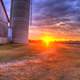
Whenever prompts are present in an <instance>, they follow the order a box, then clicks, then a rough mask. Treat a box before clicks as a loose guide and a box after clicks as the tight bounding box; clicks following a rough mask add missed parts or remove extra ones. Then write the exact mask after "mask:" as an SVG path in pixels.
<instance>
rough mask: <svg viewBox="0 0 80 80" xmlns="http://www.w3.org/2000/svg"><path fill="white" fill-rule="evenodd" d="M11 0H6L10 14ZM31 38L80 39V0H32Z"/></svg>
mask: <svg viewBox="0 0 80 80" xmlns="http://www.w3.org/2000/svg"><path fill="white" fill-rule="evenodd" d="M9 1H10V0H4V2H5V5H6V9H7V12H8V15H9V14H10V13H9V12H10V2H9ZM31 6H32V20H31V24H30V26H29V38H30V39H40V38H41V37H42V36H51V37H53V38H54V39H56V40H80V0H32V5H31Z"/></svg>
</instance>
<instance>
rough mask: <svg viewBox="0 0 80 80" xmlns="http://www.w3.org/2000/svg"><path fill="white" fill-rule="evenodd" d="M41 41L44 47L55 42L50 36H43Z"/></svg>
mask: <svg viewBox="0 0 80 80" xmlns="http://www.w3.org/2000/svg"><path fill="white" fill-rule="evenodd" d="M42 41H43V42H44V43H45V45H46V46H49V45H50V43H51V42H53V41H55V40H54V39H53V38H52V37H50V36H43V37H42Z"/></svg>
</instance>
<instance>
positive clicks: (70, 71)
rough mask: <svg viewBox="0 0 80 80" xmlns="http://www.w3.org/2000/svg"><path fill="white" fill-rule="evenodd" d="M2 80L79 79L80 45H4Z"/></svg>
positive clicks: (0, 61) (0, 68) (0, 56)
mask: <svg viewBox="0 0 80 80" xmlns="http://www.w3.org/2000/svg"><path fill="white" fill-rule="evenodd" d="M0 80H80V44H68V43H67V44H65V43H54V44H51V45H50V46H44V45H41V44H38V43H36V44H34V43H33V44H29V45H25V46H24V45H7V46H6V45H1V47H0Z"/></svg>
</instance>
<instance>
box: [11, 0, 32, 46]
mask: <svg viewBox="0 0 80 80" xmlns="http://www.w3.org/2000/svg"><path fill="white" fill-rule="evenodd" d="M11 1H12V2H11V18H10V20H11V27H12V41H13V42H14V43H23V44H26V43H27V42H28V29H29V12H30V0H11Z"/></svg>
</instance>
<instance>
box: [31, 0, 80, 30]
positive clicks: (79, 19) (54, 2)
mask: <svg viewBox="0 0 80 80" xmlns="http://www.w3.org/2000/svg"><path fill="white" fill-rule="evenodd" d="M32 8H33V11H32V12H33V15H32V16H33V18H32V19H33V20H34V21H32V24H33V25H34V26H40V27H41V26H48V28H49V29H52V27H49V25H53V29H55V30H56V29H61V30H62V31H63V30H64V31H66V30H67V31H70V30H75V29H80V0H33V5H32ZM60 22H63V23H64V24H65V25H63V27H59V26H58V27H56V26H55V24H58V23H60ZM66 25H68V26H66ZM60 26H62V25H60ZM54 27H55V28H54Z"/></svg>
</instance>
